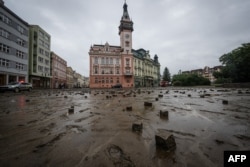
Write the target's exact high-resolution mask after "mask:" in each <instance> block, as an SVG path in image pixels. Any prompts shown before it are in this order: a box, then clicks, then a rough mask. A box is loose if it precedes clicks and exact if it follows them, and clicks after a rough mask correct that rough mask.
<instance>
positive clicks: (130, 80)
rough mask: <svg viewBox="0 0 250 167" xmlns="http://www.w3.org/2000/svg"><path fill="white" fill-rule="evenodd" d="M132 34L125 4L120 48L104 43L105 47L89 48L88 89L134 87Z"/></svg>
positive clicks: (131, 25) (94, 46) (120, 29)
mask: <svg viewBox="0 0 250 167" xmlns="http://www.w3.org/2000/svg"><path fill="white" fill-rule="evenodd" d="M132 32H133V22H132V21H131V19H130V17H129V14H128V10H127V4H126V3H125V4H124V5H123V15H122V18H121V21H120V26H119V36H120V46H112V45H109V44H108V43H107V42H106V44H105V45H96V44H95V45H93V46H91V48H90V51H89V56H90V59H89V60H90V70H89V71H90V78H89V79H90V80H89V87H90V88H110V87H112V86H113V85H115V84H122V87H125V88H130V87H134V75H133V53H132Z"/></svg>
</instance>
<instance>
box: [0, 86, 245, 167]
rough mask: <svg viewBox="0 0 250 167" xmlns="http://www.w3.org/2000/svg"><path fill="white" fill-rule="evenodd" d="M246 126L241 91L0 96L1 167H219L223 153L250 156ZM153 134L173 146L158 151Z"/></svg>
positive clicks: (150, 90) (148, 90) (151, 90)
mask: <svg viewBox="0 0 250 167" xmlns="http://www.w3.org/2000/svg"><path fill="white" fill-rule="evenodd" d="M145 102H147V103H152V106H150V105H149V106H144V103H145ZM160 111H162V112H168V115H167V117H161V115H160ZM249 120H250V92H249V90H248V89H240V88H237V89H230V88H214V87H202V88H199V87H190V88H189V87H185V88H182V87H180V88H176V87H166V88H141V89H106V90H104V89H96V90H94V89H91V90H90V89H82V90H75V89H72V90H70V89H65V90H34V91H32V92H20V93H13V92H6V93H1V94H0V166H26V167H29V166H66V167H67V166H77V167H78V166H79V167H80V166H91V167H94V166H97V167H106V166H107V167H110V166H111V167H112V166H114V167H135V166H138V167H140V166H143V167H154V166H155V167H165V166H173V167H183V166H186V167H189V166H192V167H200V166H203V167H211V166H214V167H217V166H218V167H221V166H223V152H224V151H225V150H235V151H236V150H250V130H249V128H250V121H249ZM134 123H139V125H140V124H142V125H143V126H142V129H141V130H140V129H139V131H133V130H132V125H133V124H134ZM159 133H167V134H170V135H171V136H173V138H174V140H175V143H176V148H175V149H171V150H166V149H162V148H159V147H156V141H155V135H156V134H159ZM168 136H169V135H168Z"/></svg>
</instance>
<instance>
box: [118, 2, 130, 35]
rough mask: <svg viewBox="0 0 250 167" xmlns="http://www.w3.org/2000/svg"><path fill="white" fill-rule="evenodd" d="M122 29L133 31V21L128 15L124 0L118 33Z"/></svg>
mask: <svg viewBox="0 0 250 167" xmlns="http://www.w3.org/2000/svg"><path fill="white" fill-rule="evenodd" d="M124 29H126V30H131V31H133V21H132V20H131V19H130V17H129V14H128V5H127V3H126V0H124V5H123V15H122V18H121V21H120V26H119V34H120V33H121V31H123V30H124Z"/></svg>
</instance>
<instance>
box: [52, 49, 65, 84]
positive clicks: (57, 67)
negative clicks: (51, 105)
mask: <svg viewBox="0 0 250 167" xmlns="http://www.w3.org/2000/svg"><path fill="white" fill-rule="evenodd" d="M50 56H51V74H52V78H51V83H50V85H51V88H53V89H57V88H62V87H64V88H65V87H66V84H67V73H66V70H67V61H65V60H64V59H63V58H61V57H60V56H58V55H57V54H56V53H54V52H51V53H50Z"/></svg>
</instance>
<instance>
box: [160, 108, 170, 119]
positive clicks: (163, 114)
mask: <svg viewBox="0 0 250 167" xmlns="http://www.w3.org/2000/svg"><path fill="white" fill-rule="evenodd" d="M160 118H165V119H168V111H161V110H160Z"/></svg>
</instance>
